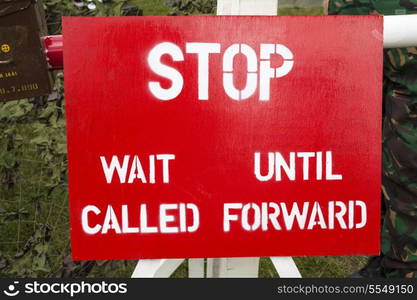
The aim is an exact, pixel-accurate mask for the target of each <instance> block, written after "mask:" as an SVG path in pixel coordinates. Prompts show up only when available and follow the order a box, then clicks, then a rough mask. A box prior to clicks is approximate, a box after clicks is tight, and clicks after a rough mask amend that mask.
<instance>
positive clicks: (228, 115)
mask: <svg viewBox="0 0 417 300" xmlns="http://www.w3.org/2000/svg"><path fill="white" fill-rule="evenodd" d="M381 32H382V18H381V17H378V16H355V17H352V16H345V17H207V16H206V17H203V16H201V17H137V18H126V17H124V18H85V17H83V18H64V39H65V40H64V47H65V50H64V53H65V57H64V65H65V85H66V87H65V92H66V101H67V103H66V109H67V121H68V125H67V128H68V156H69V157H68V159H69V186H70V212H71V240H72V251H73V257H74V259H77V260H86V259H137V258H184V257H233V256H297V255H343V254H376V253H378V252H379V222H380V214H379V210H380V208H379V206H380V171H381V170H380V164H381V153H380V148H381V91H382V83H381V80H382V40H380V39H379V37H380V35H379V33H381Z"/></svg>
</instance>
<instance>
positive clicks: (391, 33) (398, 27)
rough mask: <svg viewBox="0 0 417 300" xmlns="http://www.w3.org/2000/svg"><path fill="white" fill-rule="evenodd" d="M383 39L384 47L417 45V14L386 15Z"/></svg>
mask: <svg viewBox="0 0 417 300" xmlns="http://www.w3.org/2000/svg"><path fill="white" fill-rule="evenodd" d="M381 38H382V37H381ZM383 39H384V48H401V47H411V46H417V15H404V16H385V17H384V35H383Z"/></svg>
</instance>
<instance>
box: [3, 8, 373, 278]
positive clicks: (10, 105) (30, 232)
mask: <svg viewBox="0 0 417 300" xmlns="http://www.w3.org/2000/svg"><path fill="white" fill-rule="evenodd" d="M74 2H78V3H77V4H78V5H75V3H74ZM43 3H44V7H45V11H46V18H47V24H48V30H49V33H50V34H59V33H60V32H61V17H62V16H86V15H89V16H119V15H172V16H176V15H193V14H214V13H215V5H216V1H215V0H107V1H106V0H102V1H98V0H94V1H87V0H86V1H81V0H80V1H73V0H44V1H43ZM321 13H322V9H321V8H320V7H316V8H311V7H310V8H304V9H303V8H285V9H281V10H280V11H279V14H281V15H303V14H304V15H319V14H321ZM54 77H55V91H54V93H53V94H52V95H50V96H49V97H40V98H33V99H21V100H17V101H11V102H7V103H0V277H87V276H88V277H130V275H131V274H132V271H133V268H134V266H135V263H136V262H135V261H90V262H76V263H75V262H73V261H72V260H71V258H70V252H71V250H70V241H69V215H68V185H67V159H66V140H65V100H64V96H63V95H64V93H63V74H62V72H54ZM317 242H324V241H317ZM306 247H308V245H306ZM364 259H365V258H364V257H348V256H344V257H297V258H295V260H296V263H297V265H298V267H299V269H300V271H301V273H302V275H303V276H304V277H344V276H346V275H348V274H349V273H351V272H352V271H354V270H356V269H357V268H359V267H360V266H361V265H362V264H363V262H364ZM259 275H260V277H276V276H277V274H276V272H275V270H274V268H273V266H272V264H271V262H270V260H269V258H262V259H261V267H260V274H259ZM173 276H174V277H187V261H186V262H185V263H184V264H183V265H182V266H181V267H180V268H179V269H178V270H177V271H176V273H175V274H174V275H173Z"/></svg>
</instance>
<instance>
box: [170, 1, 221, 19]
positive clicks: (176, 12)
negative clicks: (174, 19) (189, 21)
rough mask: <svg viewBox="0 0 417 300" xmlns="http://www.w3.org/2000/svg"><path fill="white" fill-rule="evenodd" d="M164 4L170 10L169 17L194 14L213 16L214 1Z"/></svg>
mask: <svg viewBox="0 0 417 300" xmlns="http://www.w3.org/2000/svg"><path fill="white" fill-rule="evenodd" d="M166 4H167V5H168V6H169V7H171V8H172V10H171V12H170V15H171V16H188V15H195V14H204V15H207V14H214V13H215V12H216V4H217V1H216V0H167V1H166Z"/></svg>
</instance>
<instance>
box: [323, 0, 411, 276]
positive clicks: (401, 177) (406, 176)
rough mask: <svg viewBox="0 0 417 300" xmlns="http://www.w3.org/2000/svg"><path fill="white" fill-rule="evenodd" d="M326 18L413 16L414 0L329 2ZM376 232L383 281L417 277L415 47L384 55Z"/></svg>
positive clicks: (391, 50)
mask: <svg viewBox="0 0 417 300" xmlns="http://www.w3.org/2000/svg"><path fill="white" fill-rule="evenodd" d="M328 12H329V14H340V15H355V14H383V15H397V14H417V0H329V1H328ZM384 54H385V55H384V124H383V141H382V151H383V174H382V194H383V199H384V200H385V201H384V204H385V212H384V222H383V229H382V234H381V236H382V237H381V239H382V240H381V242H382V253H383V254H384V257H383V259H382V266H383V270H384V273H385V275H386V276H387V277H417V47H409V48H400V49H388V50H385V53H384Z"/></svg>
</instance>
